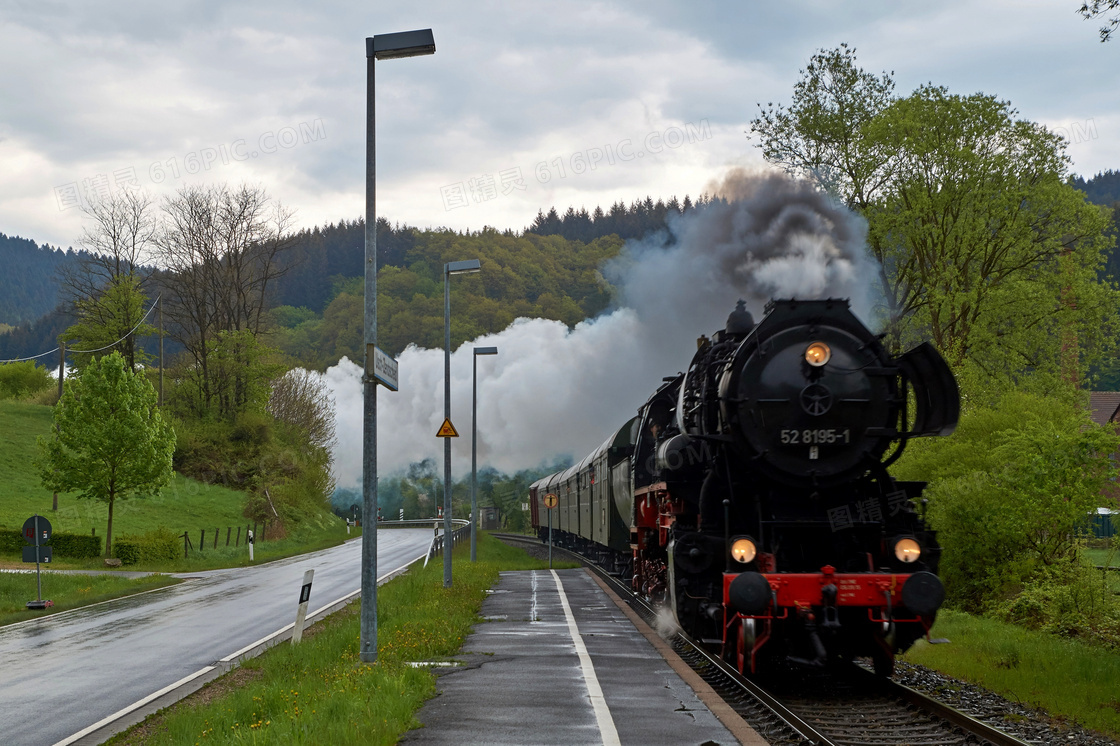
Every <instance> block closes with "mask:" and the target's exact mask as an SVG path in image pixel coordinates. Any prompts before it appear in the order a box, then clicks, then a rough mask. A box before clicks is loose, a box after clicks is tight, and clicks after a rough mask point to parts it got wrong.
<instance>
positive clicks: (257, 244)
mask: <svg viewBox="0 0 1120 746" xmlns="http://www.w3.org/2000/svg"><path fill="white" fill-rule="evenodd" d="M163 211H164V214H165V216H166V222H165V225H164V227H163V229H162V230H161V231H160V233H159V234H158V236H157V239H156V246H157V253H158V256H159V263H160V264H161V266H162V267H163V268H164V269H165V270H167V271H166V272H165V273H164V274H162V276H161V280H160V281H161V285H162V287H163V289H164V290H163V292H164V297H165V301H166V302H165V313H166V315H167V317H168V318H169V319H170V321H171V329H170V334H171V335H172V336H173V337H174V338H175V339H177V340H178V341H179V342H181V343H182V344H183V346H184V347H185V348H186V350H187V352H188V353H189V354H190V356H191V358H192V359H193V363H194V370H195V373H196V379H197V381H198V400H197V405H198V408H199V411H200V413H201V412H204V411H207V410H209V409H210V407H211V405H212V403H213V402H214V401H215V396H216V394H217V392H216V391H215V390H214V388H215V381H214V377H213V376H212V372H213V371H211V360H212V357H213V352H214V350H215V345H217V344H221V343H222V342H223V340H234V339H237V337H238V334H239V333H241V332H246V333H249V334H252V335H256V334H257V333H259V332H260V330H261V324H262V321H263V319H264V313H265V311H267V309H268V292H269V290H270V289H271V285H272V283H273V282H274V281H275V280H276V279H277V278H278V277H280V276H281V275H282V274H283V273H284V272H285V271H286V270H285V267H284V265H283V263H282V262H281V261H280V259H281V257H282V254H283V252H284V251H285V250H287V249H288V248H289V247H290V246H291V245H292V241H293V238H292V237H291V236H290V235H289V230H290V227H291V222H292V212H291V211H290V210H288V209H286V208H285V207H284V206H283V205H281V204H279V203H278V202H273V201H272V200H271V198H269V196H268V195H267V193H266V192H265V190H264V189H263V188H261V187H251V186H247V185H242V186H241V187H239V188H237V189H230V188H229V187H227V186H225V185H216V186H209V187H204V186H187V187H183V188H182V189H180V190H179V191H178V192H176V194H175V196H173V197H170V198H167V199H165V200H164V203H163ZM224 332H228V333H230V334H223V333H224ZM227 359H228V355H227ZM227 370H228V368H227ZM243 384H244V382H243V381H240V380H238V381H234V382H233V384H232V385H234V387H235V391H245V390H247V389H248V387H247V386H245V385H243ZM243 398H244V397H242V396H241V395H237V394H235V395H234V396H232V397H228V396H224V395H223V396H221V397H219V399H220V401H221V402H222V407H221V408H222V409H223V410H228V408H229V407H234V408H236V407H237V406H239V405H240V404H242V403H244V402H243ZM223 414H232V412H230V411H224V412H223Z"/></svg>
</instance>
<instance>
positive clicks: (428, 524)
mask: <svg viewBox="0 0 1120 746" xmlns="http://www.w3.org/2000/svg"><path fill="white" fill-rule="evenodd" d="M433 524H434V525H435V527H436V530H437V531H438V530H439V529H440V528H442V527H443V519H442V518H409V519H408V520H406V521H378V522H377V527H378V528H432V526H433ZM451 525H453V526H456V527H460V526H469V525H471V522H470V521H468V520H467V519H465V518H452V519H451Z"/></svg>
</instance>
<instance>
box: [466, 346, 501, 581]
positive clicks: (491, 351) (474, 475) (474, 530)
mask: <svg viewBox="0 0 1120 746" xmlns="http://www.w3.org/2000/svg"><path fill="white" fill-rule="evenodd" d="M497 354H498V348H497V347H475V348H474V360H473V362H474V365H473V369H472V371H471V562H477V561H478V497H477V493H478V356H479V355H497Z"/></svg>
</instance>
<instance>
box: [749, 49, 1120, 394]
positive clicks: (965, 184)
mask: <svg viewBox="0 0 1120 746" xmlns="http://www.w3.org/2000/svg"><path fill="white" fill-rule="evenodd" d="M802 75H803V77H802V80H801V81H800V82H799V83H798V84H797V86H796V87H795V89H794V96H793V103H792V104H791V105H790V107H789V109H788V110H787V109H784V108H782V107H781V106H780V105H779V106H778V107H773V106H771V107H770V108H769V109H763V110H762V114H761V116H760V117H759V118H757V119H755V120H754V121H753V122H752V123H751V124H752V127H751V129H752V131H753V132H755V133H757V134H759V135H760V137H761V143H760V147H761V148H762V149H763V153H764V155H765V156H766V157H767V159H768V160H770V161H772V162H774V163H776V164H778V165H781V166H782V167H783V168H785V169H786V170H787V171H790V172H792V173H795V174H798V175H802V176H805V177H807V178H809V179H812V180H814V181H815V182H816V183H817V184H818V185H820V187H821V188H822V189H825V190H828V191H829V192H830V193H832V194H833V195H835V196H836V197H837V198H838V199H840V200H842V201H844V202H845V203H847V204H848V205H849V206H850V207H852V208H853V209H855V210H857V211H858V212H860V213H861V214H862V215H863V216H864V217H865V218H866V219H867V221H868V246H869V248H870V250H871V253H872V254H873V255H874V256H875V258H876V259H878V260H879V263H880V267H881V269H880V276H879V286H880V290H881V294H882V297H883V299H884V305H883V308H882V309H881V312H882V315H883V317H884V320H885V322H886V326H887V332H888V334H889V337H888V343H890V344H891V346H892V347H893V348H895V349H901V348H902V347H904V346H905V345H906V344H907V343H908V342H910V341H912V340H913V339H914V338H928V337H932V338H933V340H934V342H935V344H937V346H938V347H939V348H940V349H941V350H942V351H943V352H946V353H947V354H948V355H949V356H950V358H951V360H952V362H953V363H954V364H956V365H960V364H962V363H963V362H964V361H965V360H971V361H972V362H973V363H975V364H977V365H981V366H987V368H988V369H989V370H990V371H991V373H992V374H993V375H996V374H998V375H1002V376H1011V377H1016V376H1020V375H1022V374H1024V373H1027V372H1034V371H1038V370H1040V369H1041V370H1046V371H1047V372H1050V373H1053V374H1059V373H1060V374H1062V375H1065V376H1066V377H1067V378H1070V379H1071V380H1072V379H1077V378H1079V377H1080V374H1079V365H1080V364H1083V363H1087V362H1091V361H1093V360H1095V359H1097V358H1099V357H1101V356H1103V355H1105V354H1107V352H1108V351H1109V349H1110V348H1111V347H1112V346H1113V341H1112V340H1113V339H1114V337H1115V336H1116V334H1115V332H1116V326H1117V317H1118V315H1120V313H1118V312H1120V296H1118V295H1117V293H1116V291H1115V290H1114V289H1113V288H1111V287H1110V286H1108V285H1106V284H1102V283H1100V282H1098V281H1097V278H1096V275H1097V272H1098V270H1099V268H1100V266H1101V263H1102V256H1103V254H1104V252H1105V251H1106V249H1107V248H1108V246H1109V245H1110V240H1109V237H1108V236H1107V233H1106V230H1107V225H1108V220H1107V216H1105V215H1103V214H1102V213H1101V211H1100V210H1099V209H1098V208H1096V207H1094V206H1092V205H1089V204H1087V203H1085V201H1084V197H1083V195H1081V194H1080V193H1079V192H1077V191H1076V190H1075V189H1073V188H1072V187H1071V186H1069V185H1068V184H1067V183H1066V181H1067V174H1066V169H1067V167H1068V164H1069V158H1068V157H1067V156H1066V154H1065V150H1064V147H1065V145H1064V142H1063V141H1062V140H1061V138H1060V137H1058V136H1057V135H1055V134H1053V133H1050V132H1048V131H1047V130H1046V129H1045V128H1044V127H1042V126H1041V125H1037V124H1034V123H1032V122H1026V121H1021V120H1017V119H1016V118H1015V117H1016V112H1015V111H1014V110H1013V109H1012V108H1011V107H1010V105H1009V104H1008V103H1007V102H1004V101H999V100H998V99H996V98H995V97H993V96H988V95H984V94H975V95H972V96H959V95H955V94H951V93H950V92H949V91H947V90H946V89H945V88H942V87H937V86H932V85H926V86H922V87H920V88H919V89H918V90H917V91H915V92H914V93H913V94H911V95H910V96H907V97H905V98H894V97H893V95H892V90H893V82H892V81H891V79H890V76H889V75H888V74H887V73H883V74H882V76H875V75H872V74H870V73H867V72H866V71H864V70H862V69H861V68H859V67H857V65H856V61H855V50H853V49H849V48H848V47H846V46H841V47H840V48H838V49H835V50H830V51H824V50H822V51H821V52H819V53H817V54H815V55H814V56H813V58H812V60H811V62H810V64H809V66H808V67H807V69H806V70H804V71H803V73H802ZM1078 355H1080V360H1077V359H1076V358H1077V356H1078ZM1063 366H1065V367H1064V370H1063Z"/></svg>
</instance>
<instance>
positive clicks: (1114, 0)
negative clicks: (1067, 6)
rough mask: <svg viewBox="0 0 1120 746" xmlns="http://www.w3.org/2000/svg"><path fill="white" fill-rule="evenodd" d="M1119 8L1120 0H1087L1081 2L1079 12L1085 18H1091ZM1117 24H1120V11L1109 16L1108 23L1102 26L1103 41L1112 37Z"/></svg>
mask: <svg viewBox="0 0 1120 746" xmlns="http://www.w3.org/2000/svg"><path fill="white" fill-rule="evenodd" d="M1118 8H1120V0H1086V2H1084V3H1082V4H1081V7H1080V8H1079V9H1078V11H1077V12H1078V13H1080V14H1081V15H1082V17H1083V18H1085V19H1086V20H1089V19H1092V18H1099V17H1100V16H1103V15H1105V14H1107V13H1111V12H1112V11H1114V10H1117V9H1118ZM1117 26H1120V13H1118V14H1117V15H1114V16H1113V17H1112V18H1109V19H1108V24H1107V25H1105V26H1101V29H1100V33H1101V42H1102V43H1103V42H1106V41H1108V40H1109V39H1111V38H1112V34H1113V32H1115V31H1116V27H1117Z"/></svg>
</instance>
